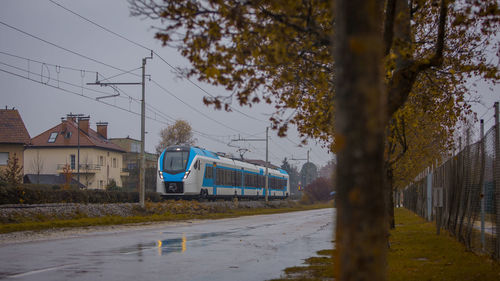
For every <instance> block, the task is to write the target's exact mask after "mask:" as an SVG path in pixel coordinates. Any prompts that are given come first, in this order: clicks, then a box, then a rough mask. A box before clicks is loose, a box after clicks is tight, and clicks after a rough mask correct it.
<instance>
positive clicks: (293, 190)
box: [281, 157, 300, 195]
mask: <svg viewBox="0 0 500 281" xmlns="http://www.w3.org/2000/svg"><path fill="white" fill-rule="evenodd" d="M281 169H283V170H285V171H286V172H287V173H288V180H289V182H290V195H292V194H297V193H298V190H299V189H298V186H299V178H300V176H299V171H298V170H297V167H295V166H293V165H290V163H289V162H288V159H287V158H286V157H285V159H283V163H282V164H281Z"/></svg>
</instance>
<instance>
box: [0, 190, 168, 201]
mask: <svg viewBox="0 0 500 281" xmlns="http://www.w3.org/2000/svg"><path fill="white" fill-rule="evenodd" d="M146 200H148V201H151V202H159V201H161V196H160V195H159V194H158V193H156V192H146ZM134 202H139V192H137V191H106V190H74V189H72V190H54V189H52V188H47V187H45V188H39V187H20V188H14V187H5V186H0V204H46V203H134Z"/></svg>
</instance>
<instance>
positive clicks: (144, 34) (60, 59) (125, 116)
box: [0, 0, 499, 167]
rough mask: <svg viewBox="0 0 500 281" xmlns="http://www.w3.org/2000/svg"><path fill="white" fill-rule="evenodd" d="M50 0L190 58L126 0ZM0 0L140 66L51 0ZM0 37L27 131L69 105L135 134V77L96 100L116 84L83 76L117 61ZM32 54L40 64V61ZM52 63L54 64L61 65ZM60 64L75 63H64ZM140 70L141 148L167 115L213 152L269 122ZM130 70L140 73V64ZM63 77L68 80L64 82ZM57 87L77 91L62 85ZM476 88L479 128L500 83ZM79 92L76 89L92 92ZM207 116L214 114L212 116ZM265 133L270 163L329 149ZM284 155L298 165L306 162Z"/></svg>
mask: <svg viewBox="0 0 500 281" xmlns="http://www.w3.org/2000/svg"><path fill="white" fill-rule="evenodd" d="M55 2H57V3H60V4H61V5H63V6H65V7H67V8H69V9H71V10H73V11H75V12H77V13H79V14H81V15H82V16H84V17H86V18H89V19H91V20H93V21H95V22H96V23H98V24H100V25H102V26H104V27H106V28H109V29H110V30H112V31H114V32H116V33H119V34H121V35H123V36H125V37H127V38H128V39H130V40H133V41H135V42H138V43H140V44H142V45H145V46H148V47H150V48H152V49H153V50H155V51H156V52H157V53H158V54H160V55H161V56H162V57H163V58H164V59H165V60H166V61H167V62H168V63H170V64H171V65H173V66H186V65H188V62H187V60H185V59H184V58H183V57H182V56H181V55H180V54H179V53H178V52H177V51H176V50H175V49H172V48H167V47H162V46H161V44H160V42H159V41H157V40H155V39H153V36H154V32H153V31H152V30H151V29H150V26H151V25H152V24H159V22H155V23H153V22H150V21H144V20H141V19H139V18H135V17H134V18H133V17H130V16H129V14H130V13H129V9H128V3H127V1H125V0H107V1H98V0H86V1H69V0H55ZM1 3H2V9H0V21H2V22H4V23H6V24H8V25H11V26H12V27H15V28H18V29H20V30H23V31H25V32H28V33H30V34H32V35H35V36H38V37H40V38H42V39H45V40H47V41H49V42H51V43H54V44H57V45H59V46H61V47H64V48H67V49H69V50H71V51H74V52H77V53H79V54H82V55H85V56H87V57H90V58H92V59H95V60H97V61H100V62H102V63H104V64H107V65H110V66H113V67H116V68H119V69H122V70H132V69H137V68H139V67H140V65H141V60H142V58H143V57H146V56H148V55H149V52H148V51H146V50H145V49H143V48H140V47H138V46H135V45H133V44H131V43H130V42H127V41H126V40H123V39H121V38H119V37H117V36H115V35H112V34H110V33H108V32H106V31H104V30H102V29H100V28H98V27H96V26H94V25H92V24H90V23H88V22H86V21H84V20H83V19H81V18H79V17H77V16H75V15H73V14H71V13H70V12H68V11H65V10H64V9H62V8H61V7H58V6H57V5H55V4H53V3H51V2H50V1H48V0H3V1H2V2H1ZM0 38H1V40H0V52H4V53H8V54H12V55H16V56H19V57H23V58H29V59H30V60H27V59H20V58H15V57H12V56H9V55H6V54H2V53H0V70H2V71H0V85H1V92H0V107H5V106H8V107H13V106H14V107H16V108H17V109H18V110H19V111H20V113H21V116H22V117H23V120H24V122H25V124H26V126H27V129H28V131H29V133H30V135H31V137H34V136H36V135H38V134H40V133H41V132H43V131H45V130H47V129H49V128H50V127H52V126H55V125H56V124H58V123H59V122H60V117H63V116H65V115H66V114H67V113H69V112H72V113H83V114H88V115H90V116H91V124H92V126H93V128H95V122H98V121H107V122H109V127H108V136H109V137H113V138H115V137H127V136H130V137H132V138H135V139H140V117H139V116H138V115H136V114H133V113H130V112H126V111H124V110H120V109H117V108H115V107H112V106H116V107H121V108H123V109H125V110H130V111H133V112H135V113H139V112H140V106H139V104H138V102H137V101H138V100H139V99H140V93H141V88H140V86H121V87H120V90H121V92H120V97H116V98H108V99H104V100H102V101H104V102H107V103H109V104H110V105H104V104H101V103H98V102H96V101H95V98H96V97H99V96H103V95H105V94H103V93H98V92H93V91H92V90H97V91H103V92H106V93H109V94H113V90H112V89H111V88H109V87H98V86H87V85H85V84H86V83H89V82H94V81H95V75H96V74H95V72H93V71H96V72H99V74H101V75H103V76H105V77H111V76H114V75H116V74H119V73H120V71H119V70H116V69H113V68H112V67H109V66H106V65H103V64H99V63H96V62H93V61H91V60H88V59H85V58H82V57H79V56H77V55H75V54H72V53H70V52H67V51H64V50H62V49H59V48H56V47H54V46H52V45H49V44H47V43H44V42H42V41H40V40H37V39H34V38H31V37H29V36H27V35H25V34H23V33H21V32H20V31H15V30H13V29H12V28H9V27H7V26H5V25H2V24H0ZM496 59H498V58H496ZM36 61H40V62H45V63H46V64H40V63H37V62H36ZM7 64H8V65H10V66H8V65H7ZM51 64H53V65H51ZM54 65H58V66H61V68H59V67H55V66H54ZM12 66H14V67H17V68H18V69H16V68H13V67H12ZM62 66H67V67H71V68H74V69H75V70H71V69H65V68H62ZM28 68H29V70H30V72H31V73H30V74H29V78H30V79H33V80H36V81H40V82H43V83H46V84H47V85H43V84H41V83H37V82H34V81H29V80H26V79H24V78H20V77H16V76H14V75H12V74H8V73H6V72H4V71H8V72H11V73H14V74H18V75H21V76H24V77H27V76H28V74H27V72H26V70H28ZM80 70H85V71H80ZM146 71H147V73H148V74H150V75H151V76H152V79H153V80H154V82H148V83H147V90H146V102H147V104H148V105H149V106H152V107H154V109H153V108H149V111H148V112H147V115H148V116H149V117H151V118H153V119H156V120H158V121H156V120H151V119H147V121H146V131H147V132H148V134H147V135H146V150H147V151H150V152H153V151H154V147H155V145H156V144H157V143H158V141H159V131H160V130H161V129H162V128H163V127H165V126H167V124H172V119H184V120H187V121H189V122H190V123H191V125H192V126H193V129H194V130H195V131H197V133H196V134H195V137H196V138H197V143H198V145H200V146H202V147H205V148H207V149H210V150H214V151H223V152H229V153H234V154H236V149H235V148H233V147H229V146H227V145H226V144H227V143H228V142H229V141H230V140H231V139H234V138H236V137H237V135H238V134H240V135H241V136H242V137H247V138H248V137H251V138H264V137H265V127H266V126H267V125H268V124H269V122H268V121H267V120H268V117H269V114H270V113H272V112H273V108H272V107H269V106H265V105H257V106H253V107H252V108H248V107H246V108H240V107H238V106H235V107H236V108H237V109H238V110H240V111H242V112H244V113H245V114H248V115H251V116H254V117H255V118H256V119H259V120H261V121H257V120H254V119H251V118H248V117H246V116H245V115H243V114H240V113H237V112H231V113H228V112H225V111H215V110H213V109H212V108H208V107H206V106H204V105H203V103H202V98H203V96H204V95H206V93H204V92H203V91H202V90H200V89H199V88H197V87H196V86H195V85H193V84H192V83H190V82H189V81H187V80H183V79H179V78H178V77H177V76H176V74H175V73H174V72H173V70H172V68H171V67H169V66H168V65H167V64H165V63H164V62H163V61H161V60H160V59H159V58H158V57H155V58H153V60H148V61H147V66H146ZM133 73H134V74H136V75H139V74H140V69H137V70H135V71H134V72H133ZM110 81H113V82H139V81H140V77H138V76H134V75H121V76H118V77H116V78H113V79H111V80H110ZM193 81H194V82H195V83H196V84H197V85H199V86H201V87H202V88H203V90H206V91H208V92H209V93H210V94H212V95H228V94H230V93H228V92H226V91H225V90H224V89H222V88H217V87H212V86H210V85H207V84H203V83H200V82H198V81H196V80H193ZM65 82H67V83H71V84H73V85H69V84H64V83H65ZM155 82H156V83H158V84H160V85H161V86H162V87H163V88H164V89H165V90H167V91H169V92H170V94H169V93H167V92H166V91H165V90H163V89H161V88H159V87H158V86H157V85H155V84H154V83H155ZM82 85H83V86H84V87H86V88H88V89H84V90H83V92H82V88H81V87H82ZM50 86H52V87H50ZM57 87H60V88H64V89H66V90H69V91H71V92H74V93H73V94H72V93H68V92H65V91H62V90H60V89H57ZM476 88H477V91H478V93H479V94H481V96H482V97H483V99H482V102H483V104H484V105H480V104H475V105H474V106H473V109H474V110H475V111H476V112H477V113H478V116H482V117H483V118H484V119H485V120H488V122H487V123H486V129H488V128H489V127H491V125H492V123H493V121H492V118H490V117H491V116H492V115H493V110H492V105H493V102H494V101H496V100H498V99H499V94H498V93H499V87H498V86H496V87H494V88H492V89H491V90H490V89H489V88H488V86H487V85H484V84H479V85H478V86H477V87H476ZM78 94H80V95H81V94H83V95H85V96H87V97H90V99H89V98H85V97H82V96H79V95H78ZM171 94H173V95H175V96H176V97H177V98H178V99H181V100H182V101H184V102H185V103H188V104H190V105H191V106H192V107H194V108H196V110H198V111H200V112H202V113H203V114H204V115H202V114H200V113H198V112H196V111H195V110H193V109H191V108H189V107H188V106H186V105H185V104H183V103H182V102H180V101H179V100H178V99H176V98H174V97H173V96H172V95H171ZM127 95H128V96H130V97H131V98H129V97H128V96H127ZM111 105H112V106H111ZM155 112H156V113H155ZM206 116H209V117H210V118H211V119H215V120H216V121H214V120H210V118H207V117H206ZM220 123H222V125H221V124H220ZM228 127H229V128H228ZM270 136H271V142H270V151H271V153H270V155H269V157H270V161H271V162H272V163H274V164H280V163H281V161H282V159H283V158H284V157H287V158H290V157H292V156H293V157H295V158H305V157H306V152H307V150H308V149H312V152H311V154H310V157H311V161H312V162H314V163H316V164H318V165H319V166H322V165H324V164H325V163H326V162H327V161H328V160H329V159H331V157H332V155H331V154H327V150H326V149H323V148H321V147H320V146H319V145H316V144H315V141H314V140H311V141H310V144H309V145H308V146H305V147H297V145H296V144H298V143H299V142H300V140H299V138H298V136H297V132H296V131H295V129H294V128H293V127H292V128H291V129H290V130H289V137H288V138H285V139H283V138H279V137H278V136H277V135H276V132H274V131H270ZM233 144H234V145H239V146H241V147H244V148H248V149H250V150H251V151H250V152H247V153H246V154H245V156H246V157H247V158H256V159H264V158H265V143H264V142H249V143H243V142H240V143H233ZM291 162H292V164H295V165H298V166H299V167H300V166H301V164H302V163H303V162H304V161H291Z"/></svg>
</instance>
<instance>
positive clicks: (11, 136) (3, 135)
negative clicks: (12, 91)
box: [0, 109, 30, 144]
mask: <svg viewBox="0 0 500 281" xmlns="http://www.w3.org/2000/svg"><path fill="white" fill-rule="evenodd" d="M29 142H30V134H29V133H28V130H26V126H24V122H23V119H22V118H21V115H19V112H18V111H17V110H16V109H0V143H20V144H28V143H29Z"/></svg>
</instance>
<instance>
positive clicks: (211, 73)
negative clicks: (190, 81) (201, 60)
mask: <svg viewBox="0 0 500 281" xmlns="http://www.w3.org/2000/svg"><path fill="white" fill-rule="evenodd" d="M203 73H204V74H205V75H206V76H207V78H216V77H217V76H218V75H219V74H220V71H219V70H218V69H217V68H215V67H213V66H210V67H208V68H207V69H206V70H205V71H204V72H203Z"/></svg>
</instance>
